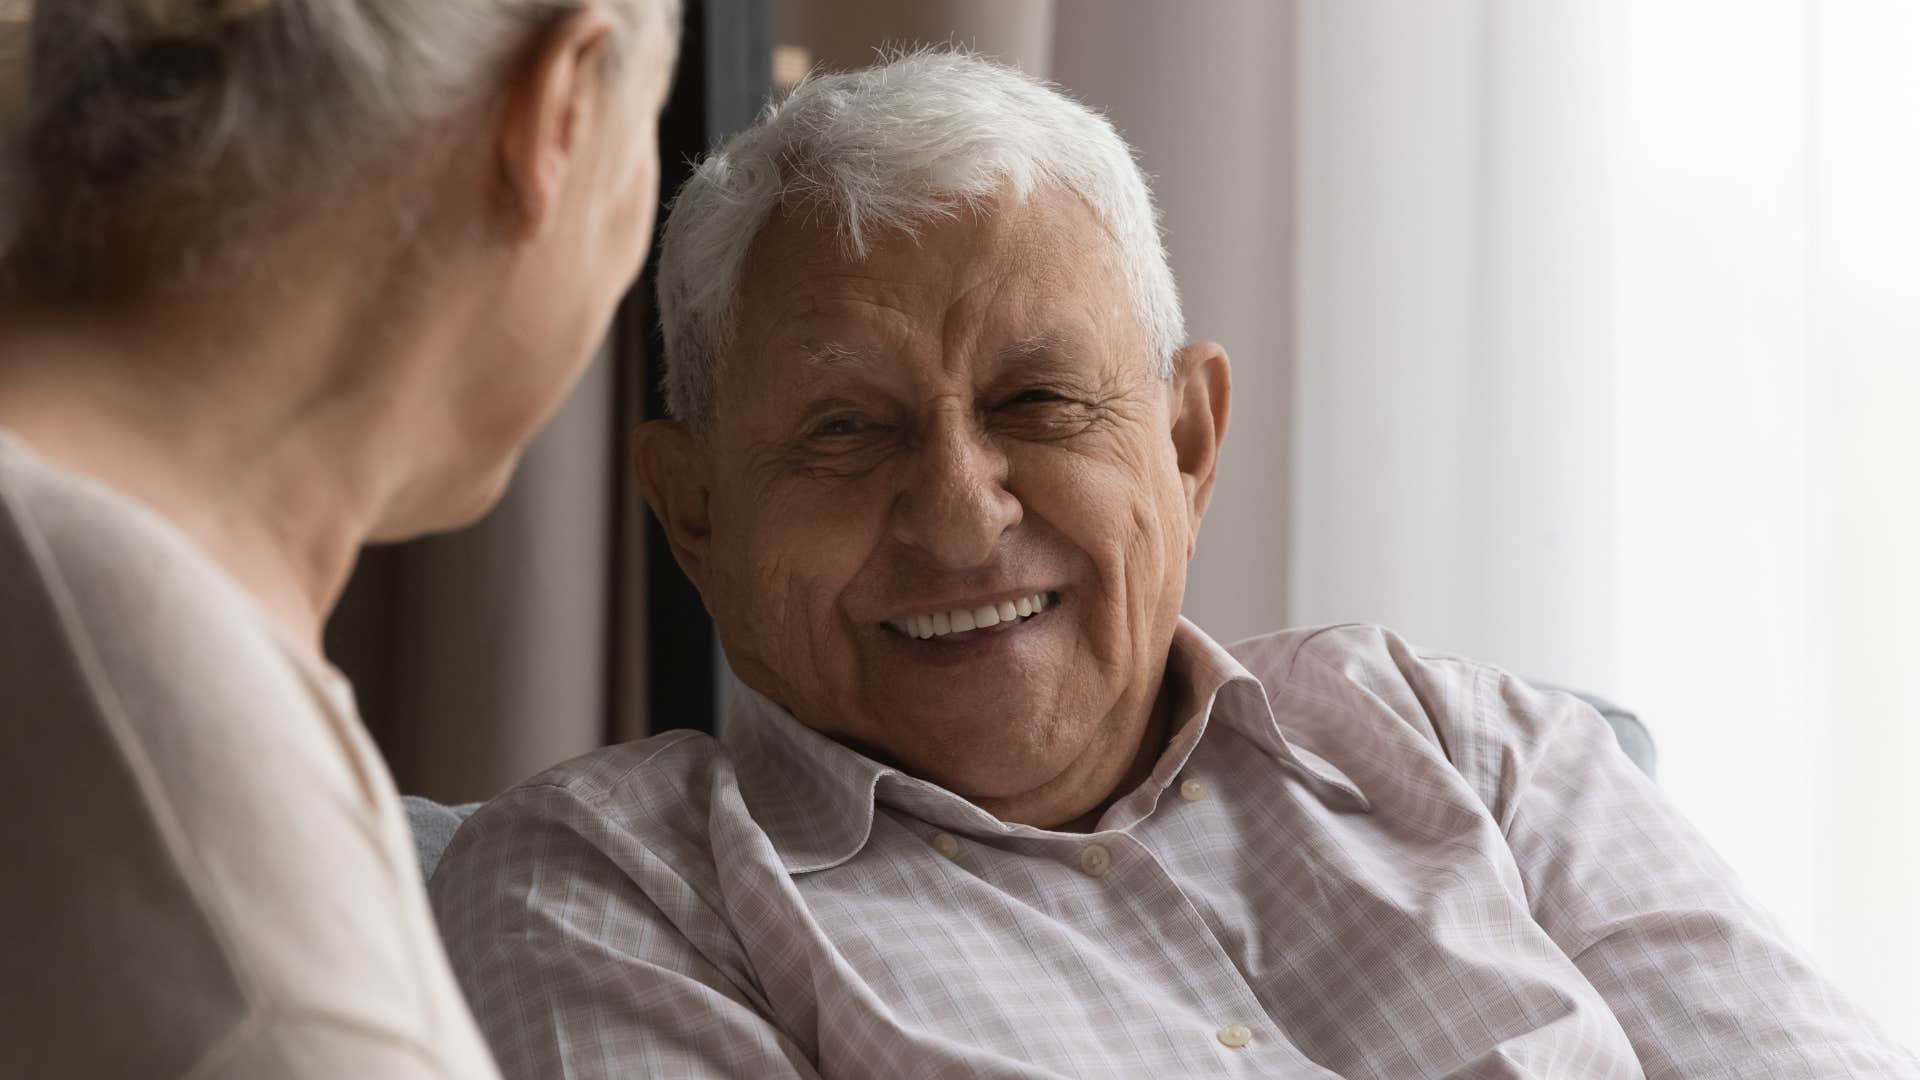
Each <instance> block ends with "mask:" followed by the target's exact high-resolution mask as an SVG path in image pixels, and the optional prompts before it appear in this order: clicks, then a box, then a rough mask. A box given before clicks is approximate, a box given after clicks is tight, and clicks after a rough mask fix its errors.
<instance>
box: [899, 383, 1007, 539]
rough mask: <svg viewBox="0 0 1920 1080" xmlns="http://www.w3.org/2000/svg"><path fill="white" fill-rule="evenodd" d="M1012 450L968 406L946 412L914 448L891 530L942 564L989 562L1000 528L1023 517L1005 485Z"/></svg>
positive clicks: (1002, 528) (1001, 531) (1004, 527)
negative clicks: (998, 442)
mask: <svg viewBox="0 0 1920 1080" xmlns="http://www.w3.org/2000/svg"><path fill="white" fill-rule="evenodd" d="M1007 473H1008V466H1007V456H1006V454H1004V453H1002V452H1001V451H1000V449H999V448H998V447H996V446H995V445H994V444H993V442H992V440H991V439H989V438H988V437H987V435H986V433H985V432H983V431H981V430H980V429H979V425H977V424H975V423H974V422H973V421H972V418H971V417H968V416H966V415H965V414H964V412H962V411H960V410H955V411H953V412H947V413H943V414H942V415H941V416H940V417H939V418H938V419H937V420H936V421H935V422H934V423H933V424H932V425H931V426H930V428H929V430H928V431H927V433H926V435H925V437H924V438H923V439H922V440H921V443H920V445H919V446H918V447H917V448H915V450H914V451H913V466H912V467H911V468H909V469H907V470H906V471H905V475H904V477H903V484H902V488H901V490H900V491H899V492H898V493H897V494H896V495H895V497H894V507H893V522H892V527H893V535H894V538H895V539H896V540H899V541H900V542H901V543H903V544H908V545H911V546H912V547H915V548H918V549H920V550H921V551H924V552H926V553H927V555H929V556H930V557H931V558H932V560H933V561H934V562H936V563H938V564H939V565H940V566H942V567H947V568H952V569H967V568H971V567H976V566H981V565H984V564H985V563H987V562H989V561H990V560H991V559H992V558H993V555H994V550H995V549H996V548H997V547H998V546H999V544H1000V537H1001V534H1003V533H1005V532H1006V531H1007V530H1008V529H1011V528H1012V527H1013V526H1015V525H1017V524H1019V523H1020V516H1021V508H1020V500H1018V499H1016V498H1014V497H1013V493H1012V492H1010V491H1008V490H1007Z"/></svg>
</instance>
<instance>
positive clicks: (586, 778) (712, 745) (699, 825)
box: [449, 730, 735, 856]
mask: <svg viewBox="0 0 1920 1080" xmlns="http://www.w3.org/2000/svg"><path fill="white" fill-rule="evenodd" d="M733 777H734V771H733V763H732V759H731V757H730V756H729V754H728V752H727V749H726V746H725V744H723V743H722V742H721V741H720V740H718V739H716V738H714V737H713V736H711V735H708V734H705V733H704V732H698V731H691V730H673V731H665V732H661V733H660V734H658V735H653V736H650V737H648V738H645V739H640V740H636V741H633V742H626V743H620V744H618V745H615V746H608V747H604V748H602V749H599V750H594V751H591V752H589V753H585V754H582V755H580V756H579V757H576V758H573V759H571V760H568V761H564V762H561V763H560V764H558V765H555V766H553V767H552V768H549V769H547V770H546V771H544V772H541V773H538V774H536V775H535V776H533V777H531V778H529V779H527V780H525V781H522V782H521V783H519V784H517V785H515V786H514V787H512V788H509V789H508V790H507V791H505V792H503V793H502V794H500V795H498V796H496V797H494V798H493V799H491V800H489V801H488V802H487V803H486V804H485V805H483V806H481V807H480V808H479V809H478V810H477V811H475V812H474V814H473V816H472V818H471V819H470V824H471V825H472V826H473V830H474V831H475V832H492V833H525V832H526V831H528V830H534V831H545V830H548V829H553V828H556V827H557V828H559V829H562V830H564V831H565V832H567V833H571V834H578V835H580V836H583V837H585V838H587V839H588V840H589V841H592V842H595V843H596V844H597V845H605V844H606V843H607V842H608V841H609V840H610V839H613V838H615V837H617V838H618V843H619V844H620V845H622V846H625V845H639V846H643V847H646V848H650V849H668V850H670V849H686V850H698V849H700V848H701V847H703V846H704V845H703V842H702V838H703V837H704V836H705V835H706V832H707V827H708V822H709V819H710V817H711V814H712V812H713V809H712V808H713V805H714V794H715V792H716V791H719V790H723V789H726V788H730V787H732V786H734V784H735V781H734V779H733ZM464 831H466V830H464V829H463V832H464ZM452 854H453V852H451V851H449V856H451V855H452Z"/></svg>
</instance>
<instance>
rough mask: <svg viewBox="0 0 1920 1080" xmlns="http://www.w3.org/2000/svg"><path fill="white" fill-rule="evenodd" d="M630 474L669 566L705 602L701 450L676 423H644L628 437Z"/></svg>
mask: <svg viewBox="0 0 1920 1080" xmlns="http://www.w3.org/2000/svg"><path fill="white" fill-rule="evenodd" d="M633 471H634V473H635V475H636V476H638V477H639V480H640V494H641V496H642V497H644V498H645V499H646V500H647V505H648V506H649V507H651V508H652V509H653V516H654V517H656V518H659V519H660V527H661V529H663V530H664V531H665V532H666V534H667V543H668V544H669V545H670V546H671V547H672V548H673V558H674V561H675V562H678V563H679V564H680V569H681V570H682V571H684V572H685V573H686V575H687V578H688V579H689V580H691V581H692V582H693V584H694V587H695V588H697V589H699V590H700V594H701V595H702V596H705V595H706V592H707V568H708V561H707V558H708V554H709V551H710V549H711V544H710V538H711V537H712V535H713V525H712V518H711V517H710V502H711V499H712V494H713V492H712V489H711V488H710V487H708V485H707V476H708V475H709V474H708V463H707V461H706V449H705V447H704V446H703V445H702V444H701V441H700V440H699V438H698V437H696V436H695V435H694V434H693V432H692V431H690V430H689V429H688V428H687V426H686V425H685V424H683V423H681V422H680V421H678V420H649V421H647V422H646V423H644V424H641V425H640V426H639V428H637V429H635V431H634V433H633Z"/></svg>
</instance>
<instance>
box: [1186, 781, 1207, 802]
mask: <svg viewBox="0 0 1920 1080" xmlns="http://www.w3.org/2000/svg"><path fill="white" fill-rule="evenodd" d="M1180 797H1181V798H1183V799H1185V800H1187V801H1188V802H1199V801H1200V800H1201V799H1204V798H1206V797H1207V785H1205V784H1203V783H1201V782H1200V781H1198V780H1182V781H1181V782H1180Z"/></svg>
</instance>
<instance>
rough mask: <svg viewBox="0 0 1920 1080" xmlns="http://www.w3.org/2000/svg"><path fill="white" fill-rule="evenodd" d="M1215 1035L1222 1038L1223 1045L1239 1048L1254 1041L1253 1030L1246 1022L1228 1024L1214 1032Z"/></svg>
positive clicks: (1234, 1048) (1221, 1043)
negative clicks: (1249, 1028) (1248, 1027)
mask: <svg viewBox="0 0 1920 1080" xmlns="http://www.w3.org/2000/svg"><path fill="white" fill-rule="evenodd" d="M1213 1037H1214V1038H1216V1039H1219V1040H1220V1045H1221V1046H1225V1047H1227V1048H1229V1049H1232V1050H1238V1049H1240V1048H1241V1047H1243V1046H1245V1045H1247V1044H1248V1043H1250V1042H1252V1041H1253V1032H1252V1031H1250V1030H1248V1029H1247V1025H1245V1024H1228V1025H1227V1026H1226V1027H1223V1028H1221V1029H1220V1030H1219V1031H1216V1032H1214V1033H1213Z"/></svg>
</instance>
